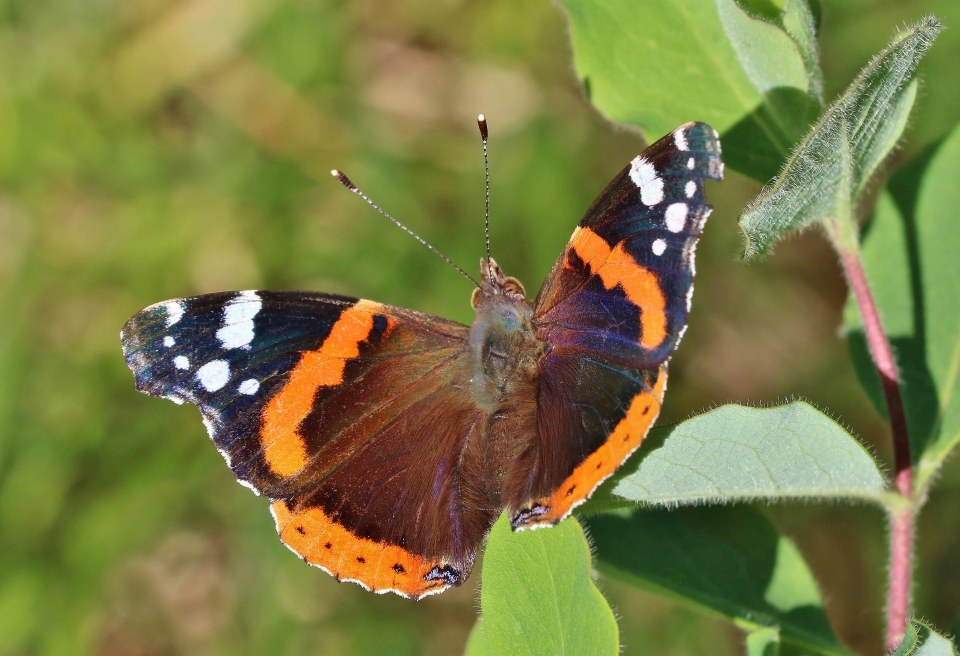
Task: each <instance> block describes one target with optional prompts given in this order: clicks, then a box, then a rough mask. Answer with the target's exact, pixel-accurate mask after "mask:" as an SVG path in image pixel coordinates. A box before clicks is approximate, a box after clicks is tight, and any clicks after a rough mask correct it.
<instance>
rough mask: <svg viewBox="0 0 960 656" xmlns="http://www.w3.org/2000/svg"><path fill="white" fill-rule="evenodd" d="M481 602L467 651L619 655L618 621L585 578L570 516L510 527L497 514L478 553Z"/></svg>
mask: <svg viewBox="0 0 960 656" xmlns="http://www.w3.org/2000/svg"><path fill="white" fill-rule="evenodd" d="M480 608H481V612H482V617H481V619H480V621H479V622H478V626H476V627H475V628H474V631H473V633H471V635H470V640H469V641H468V644H467V651H466V653H467V654H468V656H482V655H485V654H560V655H562V654H570V655H577V654H609V655H611V656H616V654H618V653H619V649H620V648H619V632H618V629H617V622H616V619H615V618H614V616H613V611H612V610H611V609H610V606H609V605H608V604H607V601H606V599H604V598H603V595H602V594H600V591H599V590H598V589H597V587H596V585H594V583H593V579H592V578H591V565H590V548H589V546H588V544H587V539H586V537H585V536H584V534H583V529H582V528H581V527H580V524H579V523H578V522H577V520H576V519H567V520H565V521H563V522H561V523H560V524H558V525H557V526H555V527H553V528H550V529H545V530H539V531H521V532H519V533H514V532H513V531H511V530H510V524H509V522H508V521H507V518H506V516H505V515H504V516H501V517H500V519H499V520H497V523H496V524H494V526H493V530H492V531H491V532H490V538H489V541H488V543H487V548H486V551H485V552H484V557H483V580H482V584H481V588H480Z"/></svg>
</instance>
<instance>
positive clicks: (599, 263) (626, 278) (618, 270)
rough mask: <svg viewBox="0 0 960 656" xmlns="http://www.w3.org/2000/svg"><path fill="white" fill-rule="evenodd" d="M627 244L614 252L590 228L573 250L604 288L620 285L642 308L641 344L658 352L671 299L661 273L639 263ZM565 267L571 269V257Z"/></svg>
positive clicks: (572, 245)
mask: <svg viewBox="0 0 960 656" xmlns="http://www.w3.org/2000/svg"><path fill="white" fill-rule="evenodd" d="M623 244H624V242H620V243H619V244H617V245H616V247H615V248H613V249H611V248H610V245H609V244H607V242H606V240H605V239H604V238H603V237H601V236H600V235H598V234H597V233H595V232H594V231H593V230H591V229H590V228H577V229H576V231H574V233H573V237H571V239H570V246H569V248H571V249H573V250H574V251H576V253H577V256H578V257H579V258H580V259H581V260H583V262H584V264H589V265H590V269H591V271H592V272H593V274H594V275H597V276H600V280H601V281H603V286H604V287H606V288H607V289H613V288H614V287H616V286H617V285H620V287H621V289H623V293H624V294H625V295H626V297H627V299H628V300H629V301H630V302H631V303H633V304H634V305H636V306H637V307H638V308H640V310H641V312H640V321H641V324H642V325H641V331H640V345H641V346H643V347H644V348H648V349H654V348H656V347H658V346H660V344H661V343H662V342H663V340H664V338H665V337H666V336H667V312H666V308H667V300H666V298H665V297H664V295H663V290H662V289H661V288H660V281H659V279H658V278H657V274H655V273H654V272H653V271H651V270H650V269H648V268H646V267H644V266H641V265H640V264H638V263H637V261H636V260H634V259H633V257H632V256H631V255H630V253H628V252H627V251H625V250H624V246H623ZM565 266H567V267H568V268H569V267H571V265H570V262H569V258H568V259H567V261H566V262H565Z"/></svg>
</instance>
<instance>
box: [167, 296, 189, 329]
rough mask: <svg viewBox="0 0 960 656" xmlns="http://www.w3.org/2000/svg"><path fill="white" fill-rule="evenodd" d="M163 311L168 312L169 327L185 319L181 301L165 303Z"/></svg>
mask: <svg viewBox="0 0 960 656" xmlns="http://www.w3.org/2000/svg"><path fill="white" fill-rule="evenodd" d="M163 309H164V310H166V311H167V326H168V327H169V326H172V325H173V324H175V323H177V322H178V321H180V319H182V318H183V310H184V307H183V303H181V302H180V301H170V302H169V303H164V305H163Z"/></svg>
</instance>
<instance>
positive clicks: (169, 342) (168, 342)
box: [163, 335, 177, 348]
mask: <svg viewBox="0 0 960 656" xmlns="http://www.w3.org/2000/svg"><path fill="white" fill-rule="evenodd" d="M176 343H177V340H175V339H174V338H173V337H171V336H170V335H167V336H166V337H164V338H163V345H164V346H166V347H167V348H170V347H171V346H173V345H174V344H176Z"/></svg>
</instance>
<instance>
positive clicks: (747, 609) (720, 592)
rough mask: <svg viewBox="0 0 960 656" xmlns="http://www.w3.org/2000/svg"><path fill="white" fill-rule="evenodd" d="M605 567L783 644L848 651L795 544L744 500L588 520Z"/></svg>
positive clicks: (619, 577)
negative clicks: (770, 632) (774, 634)
mask: <svg viewBox="0 0 960 656" xmlns="http://www.w3.org/2000/svg"><path fill="white" fill-rule="evenodd" d="M585 524H586V527H587V530H588V532H589V534H590V536H591V542H592V543H593V545H594V548H595V550H596V554H597V561H596V562H597V567H598V568H599V569H600V571H601V572H602V573H603V574H605V575H609V576H611V577H612V578H616V579H617V580H620V581H624V582H627V583H632V584H634V585H637V586H639V587H642V588H644V589H647V590H650V591H652V592H654V593H657V594H667V595H670V596H673V597H676V598H679V599H682V600H684V601H687V602H692V603H695V604H697V605H700V606H703V607H705V608H708V609H711V610H713V611H716V612H718V613H721V614H722V615H725V616H727V617H729V618H731V619H733V620H734V621H735V622H736V623H737V624H738V625H739V626H741V627H743V628H745V629H747V630H753V629H760V628H775V629H777V630H778V631H779V632H780V637H781V640H782V642H783V643H784V645H787V644H794V645H796V644H799V645H805V646H807V647H809V648H815V649H816V650H818V652H819V653H830V654H844V653H847V652H845V651H844V650H843V648H842V647H841V646H840V645H839V643H838V642H837V640H836V637H835V636H834V635H833V631H832V630H831V628H830V623H829V622H828V621H827V617H826V614H825V613H824V611H823V602H822V601H821V598H820V593H819V592H818V590H817V585H816V582H815V581H814V579H813V576H812V575H811V574H810V571H809V569H807V566H806V564H805V563H804V562H803V558H801V556H800V554H799V552H798V551H797V549H796V547H795V546H794V545H793V543H791V542H790V541H789V540H788V539H786V538H784V537H783V536H781V535H779V534H778V533H777V531H776V529H775V528H774V527H773V526H772V525H771V524H770V522H769V521H767V520H766V518H764V517H763V515H761V514H760V513H759V512H757V511H756V510H754V509H752V508H749V507H747V506H720V507H713V508H681V509H676V510H672V511H666V510H662V509H637V510H634V511H632V512H629V513H628V512H621V513H611V514H605V515H594V516H591V517H589V518H587V519H586V520H585Z"/></svg>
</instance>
